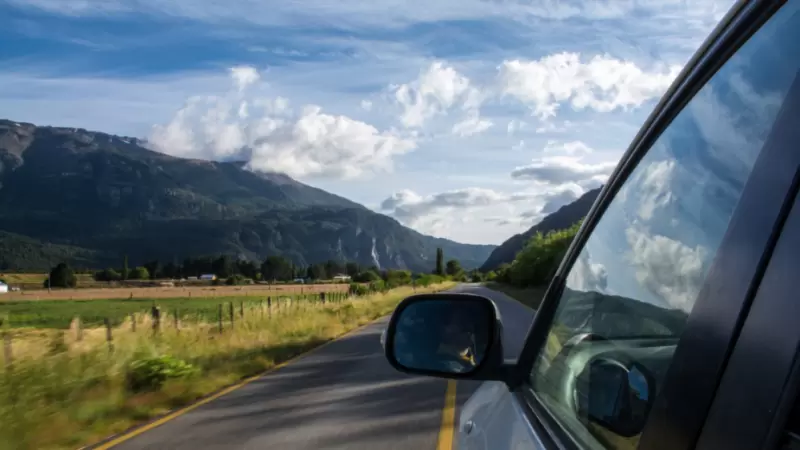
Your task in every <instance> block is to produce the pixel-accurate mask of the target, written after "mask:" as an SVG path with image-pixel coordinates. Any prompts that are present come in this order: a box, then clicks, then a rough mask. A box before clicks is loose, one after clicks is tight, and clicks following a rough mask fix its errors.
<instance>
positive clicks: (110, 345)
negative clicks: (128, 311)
mask: <svg viewBox="0 0 800 450" xmlns="http://www.w3.org/2000/svg"><path fill="white" fill-rule="evenodd" d="M103 323H104V324H105V326H106V341H107V342H108V352H109V353H112V352H113V351H114V342H113V341H114V337H113V336H112V335H111V321H110V320H109V319H108V317H106V318H105V319H103Z"/></svg>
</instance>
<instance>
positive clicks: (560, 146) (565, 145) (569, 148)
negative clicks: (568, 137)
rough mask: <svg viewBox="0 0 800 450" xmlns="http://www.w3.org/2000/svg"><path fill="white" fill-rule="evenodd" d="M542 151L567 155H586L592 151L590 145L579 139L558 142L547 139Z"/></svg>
mask: <svg viewBox="0 0 800 450" xmlns="http://www.w3.org/2000/svg"><path fill="white" fill-rule="evenodd" d="M542 151H543V152H544V153H548V154H559V155H569V156H575V155H588V154H590V153H593V152H594V150H593V149H592V148H591V147H589V146H588V145H586V144H584V143H583V142H581V141H569V142H559V141H553V140H550V141H547V144H545V146H544V148H543V149H542Z"/></svg>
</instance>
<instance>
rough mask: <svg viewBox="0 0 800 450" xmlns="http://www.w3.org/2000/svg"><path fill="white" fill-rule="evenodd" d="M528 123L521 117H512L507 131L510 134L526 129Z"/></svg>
mask: <svg viewBox="0 0 800 450" xmlns="http://www.w3.org/2000/svg"><path fill="white" fill-rule="evenodd" d="M527 125H528V124H527V123H525V122H524V121H522V120H519V119H512V120H510V121H509V122H508V125H507V126H506V132H507V133H508V134H509V135H512V136H513V135H514V133H516V132H517V131H520V130H524V129H525V128H526V127H527Z"/></svg>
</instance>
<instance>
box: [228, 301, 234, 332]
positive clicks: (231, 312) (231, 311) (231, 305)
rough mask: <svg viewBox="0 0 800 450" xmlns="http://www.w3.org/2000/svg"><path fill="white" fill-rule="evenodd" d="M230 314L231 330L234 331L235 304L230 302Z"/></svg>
mask: <svg viewBox="0 0 800 450" xmlns="http://www.w3.org/2000/svg"><path fill="white" fill-rule="evenodd" d="M228 312H229V313H230V315H231V329H233V321H234V318H233V316H234V313H233V302H228Z"/></svg>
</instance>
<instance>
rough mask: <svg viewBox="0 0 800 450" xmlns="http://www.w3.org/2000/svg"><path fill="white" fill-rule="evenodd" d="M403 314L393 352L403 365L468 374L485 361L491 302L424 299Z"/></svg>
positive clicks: (416, 368)
mask: <svg viewBox="0 0 800 450" xmlns="http://www.w3.org/2000/svg"><path fill="white" fill-rule="evenodd" d="M399 314H400V316H399V317H397V319H396V325H395V329H394V334H393V337H394V339H393V342H392V346H393V347H392V349H393V353H394V358H395V360H396V361H397V363H398V364H400V365H401V366H404V367H405V368H407V369H411V370H420V371H427V372H439V373H444V374H466V373H469V372H472V371H474V370H475V369H477V367H478V366H479V365H480V364H481V362H482V361H483V358H484V357H485V355H486V350H487V348H488V346H489V342H490V339H489V338H490V336H489V335H490V333H491V331H492V327H493V324H492V321H493V317H494V315H493V314H492V310H491V304H490V303H489V301H488V300H484V301H481V299H474V300H473V299H452V300H451V299H430V300H428V299H422V300H419V301H416V302H413V303H411V304H409V305H408V306H407V307H405V308H404V309H403V310H402V311H400V313H399Z"/></svg>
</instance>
